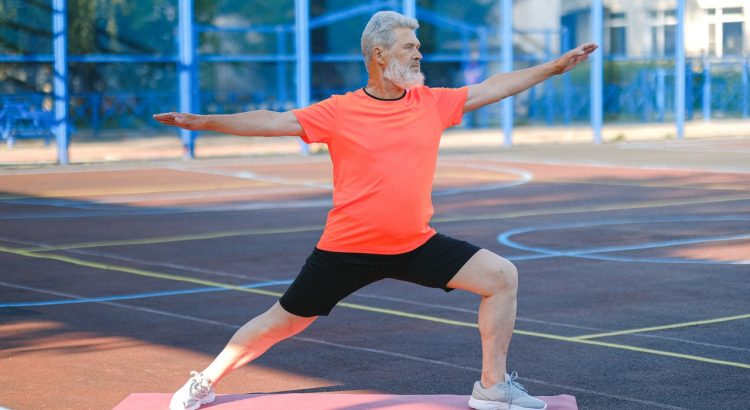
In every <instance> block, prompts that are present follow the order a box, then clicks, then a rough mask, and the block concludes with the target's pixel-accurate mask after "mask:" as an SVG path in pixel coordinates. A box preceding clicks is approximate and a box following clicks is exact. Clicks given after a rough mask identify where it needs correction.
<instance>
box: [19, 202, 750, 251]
mask: <svg viewBox="0 0 750 410" xmlns="http://www.w3.org/2000/svg"><path fill="white" fill-rule="evenodd" d="M744 200H750V196H728V197H719V198H711V199H708V198H706V199H699V200H691V201H672V202H669V201H648V202H641V203H630V204H628V203H624V204H623V203H621V204H612V205H602V206H589V207H571V208H559V209H557V210H555V211H549V210H547V211H523V212H508V213H505V214H495V215H476V216H466V215H465V216H457V217H442V218H440V217H438V218H434V219H433V220H432V223H448V222H465V221H466V222H468V221H483V220H499V219H512V218H523V217H529V216H550V215H565V214H575V213H583V212H604V211H620V210H627V209H642V208H657V207H664V206H685V205H701V204H708V203H720V202H729V201H744ZM322 229H323V226H322V225H319V226H305V227H299V228H280V229H269V230H248V231H224V232H214V233H208V234H197V235H179V236H165V237H156V238H145V239H132V240H122V241H101V242H84V243H72V244H68V245H52V246H42V247H36V248H27V249H25V250H26V251H33V252H43V251H52V250H71V249H83V248H97V247H104V246H119V245H146V244H151V245H153V244H159V243H168V242H180V241H192V240H202V239H219V238H226V237H232V236H244V235H258V234H275V233H290V232H310V231H318V230H322Z"/></svg>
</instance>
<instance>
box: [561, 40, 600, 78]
mask: <svg viewBox="0 0 750 410" xmlns="http://www.w3.org/2000/svg"><path fill="white" fill-rule="evenodd" d="M598 47H599V46H597V45H596V44H594V43H588V44H583V45H581V46H578V47H576V48H574V49H572V50H570V51H568V52H567V53H565V54H563V55H562V56H560V58H558V59H557V60H555V62H554V74H563V73H567V72H568V71H570V70H572V69H573V67H575V66H577V65H578V64H579V63H581V62H583V61H586V60H588V59H589V55H591V53H593V52H594V50H596V49H597V48H598Z"/></svg>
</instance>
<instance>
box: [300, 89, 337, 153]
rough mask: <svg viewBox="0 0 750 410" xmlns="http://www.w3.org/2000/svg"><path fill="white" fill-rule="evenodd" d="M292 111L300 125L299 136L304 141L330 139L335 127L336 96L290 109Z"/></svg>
mask: <svg viewBox="0 0 750 410" xmlns="http://www.w3.org/2000/svg"><path fill="white" fill-rule="evenodd" d="M292 113H294V115H295V116H296V117H297V121H299V123H300V125H301V126H302V135H301V137H302V140H304V141H305V142H306V143H308V144H310V143H313V142H322V143H328V142H329V141H330V140H331V137H332V136H333V132H334V130H335V128H336V127H335V124H336V97H330V98H327V99H325V100H323V101H320V102H317V103H315V104H312V105H309V106H307V107H305V108H300V109H297V110H292Z"/></svg>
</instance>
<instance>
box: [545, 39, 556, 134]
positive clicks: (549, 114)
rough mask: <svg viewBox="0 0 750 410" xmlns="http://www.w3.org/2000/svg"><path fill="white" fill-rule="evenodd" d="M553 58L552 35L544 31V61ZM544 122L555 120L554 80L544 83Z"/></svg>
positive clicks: (549, 122)
mask: <svg viewBox="0 0 750 410" xmlns="http://www.w3.org/2000/svg"><path fill="white" fill-rule="evenodd" d="M551 58H552V35H551V33H550V32H549V31H545V32H544V61H549V60H550V59H551ZM544 106H545V110H544V111H545V113H544V123H545V124H547V125H552V122H554V120H555V87H554V84H553V83H552V81H546V82H545V84H544Z"/></svg>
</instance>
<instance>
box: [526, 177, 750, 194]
mask: <svg viewBox="0 0 750 410" xmlns="http://www.w3.org/2000/svg"><path fill="white" fill-rule="evenodd" d="M534 182H542V183H545V184H578V185H611V186H635V187H645V188H680V189H708V190H719V191H721V190H723V191H750V187H746V186H739V185H732V184H726V185H722V184H711V185H701V186H696V185H669V184H659V183H649V182H625V181H617V180H609V179H602V180H597V181H578V180H573V179H562V178H561V179H544V178H537V177H534Z"/></svg>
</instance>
